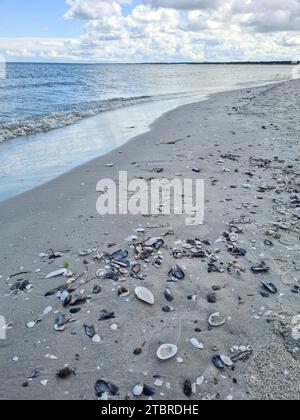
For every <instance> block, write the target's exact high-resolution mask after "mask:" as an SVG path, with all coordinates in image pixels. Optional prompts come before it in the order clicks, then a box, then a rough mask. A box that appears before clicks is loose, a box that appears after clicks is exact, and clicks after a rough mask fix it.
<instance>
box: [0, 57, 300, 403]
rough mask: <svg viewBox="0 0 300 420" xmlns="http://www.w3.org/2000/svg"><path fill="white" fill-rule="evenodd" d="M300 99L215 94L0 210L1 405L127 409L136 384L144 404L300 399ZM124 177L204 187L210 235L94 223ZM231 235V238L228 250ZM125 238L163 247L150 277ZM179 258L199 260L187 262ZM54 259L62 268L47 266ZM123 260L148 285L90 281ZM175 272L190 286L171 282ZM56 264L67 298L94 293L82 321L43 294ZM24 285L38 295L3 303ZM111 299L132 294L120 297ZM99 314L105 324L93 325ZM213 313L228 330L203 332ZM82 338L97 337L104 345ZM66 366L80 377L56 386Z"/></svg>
mask: <svg viewBox="0 0 300 420" xmlns="http://www.w3.org/2000/svg"><path fill="white" fill-rule="evenodd" d="M231 64H232V63H231ZM248 64H249V63H248ZM299 98H300V81H299V80H294V81H289V82H283V83H278V84H274V85H269V86H263V87H258V88H248V89H244V90H239V91H235V92H227V93H221V94H216V95H213V96H212V97H211V98H210V99H209V100H208V101H204V102H200V103H194V104H190V105H185V106H182V107H179V108H177V109H175V110H173V111H171V112H169V113H167V114H164V115H163V116H162V117H161V118H159V119H158V120H157V121H155V123H154V124H153V125H152V127H151V131H150V132H148V133H145V134H143V135H142V136H139V137H136V138H134V139H132V140H131V141H130V142H129V143H127V144H125V145H123V146H121V147H120V148H118V149H116V150H114V151H113V152H111V153H109V154H108V155H105V156H102V157H101V158H98V159H96V160H94V161H92V162H89V163H88V164H85V165H83V166H81V167H78V168H76V169H74V170H72V171H71V172H69V173H67V174H65V175H63V176H61V177H59V178H57V179H55V180H54V181H51V182H49V183H47V184H44V185H43V186H41V187H38V188H36V189H34V190H32V191H29V192H27V193H25V194H22V195H20V196H18V197H15V198H13V199H10V200H8V201H6V202H3V203H0V233H1V241H0V279H1V281H0V307H1V311H0V312H1V313H0V316H1V315H2V316H4V317H5V320H6V322H7V325H8V329H7V331H6V333H7V339H6V340H0V366H1V372H2V373H1V380H0V399H64V400H77V399H79V400H83V399H88V400H90V399H97V398H98V397H99V395H98V397H97V396H96V395H95V384H96V382H97V381H98V380H100V379H101V380H104V381H106V382H110V383H112V384H114V385H115V386H116V387H117V388H118V391H117V392H115V394H116V395H112V394H110V395H108V398H109V399H112V400H114V399H120V400H124V399H126V398H132V399H133V398H135V397H133V396H132V391H133V389H134V387H135V386H136V385H137V384H141V383H142V384H146V385H148V386H149V387H151V388H153V391H154V392H155V393H154V395H153V396H152V399H153V400H154V401H155V400H160V401H165V400H175V399H191V400H202V399H212V400H219V399H221V400H232V399H233V400H259V399H286V400H297V399H299V397H300V392H299V381H300V367H299V359H300V350H299V349H300V337H299V339H298V335H297V331H298V329H299V328H300V318H297V316H298V315H299V294H298V293H297V287H299V286H300V274H299V273H300V266H299V217H298V215H299V212H298V210H297V209H298V208H299V207H300V198H299V195H300V168H299V162H300V155H299V141H300V126H299V113H300V99H299ZM129 124H130V122H129ZM179 140H180V141H179ZM193 168H198V169H199V173H196V172H195V171H193ZM119 171H128V176H129V178H130V179H144V180H146V181H147V182H149V181H150V180H151V179H153V178H162V177H163V178H166V179H173V178H174V177H175V178H176V177H177V178H179V179H183V178H202V179H204V180H205V203H206V214H205V222H204V224H203V225H201V226H198V227H188V226H186V225H185V223H184V219H185V215H182V216H175V215H171V216H163V215H160V216H156V217H143V216H104V217H103V216H100V215H98V214H97V212H96V201H97V198H98V196H99V194H98V193H97V192H96V185H97V182H98V180H99V179H101V178H111V179H113V180H117V179H118V176H119ZM197 172H198V171H197ZM228 232H229V233H236V236H235V237H234V238H233V237H232V236H231V238H233V241H232V242H231V240H230V239H228ZM224 234H225V235H224ZM131 235H134V236H136V237H137V239H136V240H135V241H136V242H141V241H143V240H146V239H148V238H150V237H151V238H158V237H161V238H163V241H164V246H163V247H162V248H161V249H160V252H159V253H158V255H156V256H159V257H163V259H161V267H160V268H157V266H154V265H153V264H152V262H153V261H151V262H150V263H147V262H145V261H139V260H138V261H136V260H135V258H134V253H133V249H132V247H131V246H130V245H131V244H130V242H128V241H125V238H127V239H128V237H129V236H131ZM200 243H201V246H200ZM191 244H193V245H191ZM189 245H191V246H192V247H193V246H198V250H199V251H200V248H201V251H202V252H200V253H199V254H200V255H199V256H198V257H197V258H191V251H190V249H191V247H190V246H189ZM175 248H176V251H175ZM50 249H52V250H53V251H54V252H57V253H60V254H61V257H59V258H54V259H53V258H50V259H49V255H50V256H51V252H52V251H49V250H50ZM89 249H90V250H91V251H92V252H91V253H87V255H85V256H82V255H79V254H80V251H82V250H89ZM119 249H123V250H127V251H128V252H129V257H128V259H129V260H130V262H131V263H132V264H134V263H136V262H138V263H140V264H141V274H142V275H143V276H144V278H143V279H142V280H139V279H137V278H134V277H132V276H129V275H126V274H124V276H123V277H122V276H121V278H119V281H118V282H114V281H113V280H104V279H99V278H97V276H96V275H95V273H96V271H97V270H99V269H103V270H107V262H103V261H102V262H101V261H100V262H99V255H100V256H101V254H102V253H104V254H112V253H113V252H115V251H118V250H119ZM241 251H243V252H241ZM244 251H245V252H244ZM49 253H50V254H49ZM81 254H82V253H81ZM174 255H176V256H178V255H179V259H176V258H174ZM242 255H244V256H242ZM100 260H101V258H100ZM176 264H179V265H180V266H181V267H182V268H183V270H184V272H185V273H186V275H185V278H184V279H183V280H182V281H178V282H175V283H174V282H171V283H170V282H168V280H170V276H169V272H170V268H171V267H174V265H176ZM62 267H67V268H68V269H69V270H71V271H72V272H73V277H74V279H75V282H74V283H73V284H72V288H74V289H76V290H75V291H73V292H72V295H73V296H75V295H77V296H78V295H79V296H80V295H86V296H88V299H87V301H86V302H83V303H82V304H81V305H79V307H80V308H81V311H80V312H78V313H76V314H70V309H71V308H70V307H68V306H66V307H63V306H62V303H61V302H60V300H59V299H58V298H57V297H56V296H55V294H54V295H51V296H48V297H45V294H47V292H49V291H50V290H54V289H55V288H59V287H60V286H61V285H63V284H64V283H65V282H66V279H65V278H64V277H57V278H52V279H46V278H45V277H46V276H47V274H49V273H50V272H53V271H55V270H57V269H60V268H62ZM266 267H267V268H268V270H267V269H266ZM18 273H24V274H19V275H17V276H14V274H18ZM12 275H13V276H12ZM10 276H12V277H10ZM22 278H23V279H25V280H28V281H29V283H30V284H32V286H33V287H32V289H30V290H28V291H26V290H24V291H23V292H22V293H15V294H14V293H11V287H12V286H13V285H14V283H15V282H16V280H19V279H22ZM262 281H263V282H264V285H265V286H263V285H262V283H261V282H262ZM270 283H272V285H273V286H275V287H276V291H275V293H273V292H272V291H270V289H272V287H271V284H270ZM95 286H101V291H99V290H98V292H99V293H95V290H97V289H95ZM120 286H121V287H123V288H127V289H128V290H129V292H130V294H129V296H127V297H119V296H118V288H119V287H120ZM137 286H144V287H146V288H147V289H149V290H150V291H152V293H153V295H154V297H155V304H154V305H152V306H147V305H145V304H143V303H142V302H140V301H138V300H137V299H136V297H135V294H134V291H135V287H137ZM166 287H168V288H170V289H171V290H172V292H173V295H174V300H173V301H172V302H171V303H170V302H168V301H167V300H166V299H165V297H164V290H165V288H166ZM12 288H13V287H12ZM299 291H300V288H299ZM50 307H51V310H50ZM166 307H168V310H166ZM46 309H47V310H46ZM162 309H164V310H162ZM104 310H106V311H107V313H110V314H112V313H113V314H114V316H115V318H111V319H108V320H106V321H99V318H100V314H101V313H102V311H104ZM57 312H60V313H62V314H63V315H66V316H67V317H69V318H72V319H74V320H75V322H70V323H69V324H67V325H66V328H65V330H64V331H62V332H58V331H55V330H54V328H53V325H54V323H55V318H56V317H57ZM215 313H219V314H220V317H222V318H224V320H225V321H226V323H225V324H222V325H221V326H219V327H218V328H212V327H211V326H210V325H209V323H208V319H209V318H210V316H211V315H212V314H215ZM102 315H103V313H102ZM39 319H41V321H39ZM34 321H38V322H37V324H36V325H35V326H34V327H33V328H28V325H31V324H30V322H34ZM26 324H27V327H26ZM84 325H87V326H94V327H95V330H96V332H97V334H99V336H100V338H101V342H100V343H95V342H92V340H91V339H90V338H89V337H88V336H87V334H86V331H85V330H84ZM191 339H196V340H197V341H198V343H201V344H203V349H200V346H199V348H196V347H195V345H193V344H192V343H195V340H192V341H191ZM164 343H174V344H175V343H177V345H178V354H177V355H176V357H174V358H173V359H171V360H170V361H167V362H159V361H158V360H157V357H156V352H157V349H158V347H159V346H160V345H161V344H164ZM215 356H226V357H227V359H225V360H226V361H227V366H225V365H224V366H223V368H222V366H221V369H218V368H217V367H216V363H213V360H214V361H215V362H216V360H217V361H219V360H220V359H216V358H215ZM223 359H224V358H223ZM228 359H232V360H233V362H232V366H231V363H230V362H228ZM66 365H68V366H69V367H70V369H71V370H72V372H73V371H74V372H75V373H76V375H74V374H73V373H71V374H70V375H69V377H68V378H66V379H61V378H59V377H57V376H56V373H57V372H58V371H60V370H61V369H63V368H64V367H65V366H66ZM229 365H230V366H229ZM33 372H35V375H33ZM189 384H191V386H192V390H191V393H190V392H187V391H188V390H187V388H188V387H187V385H189ZM184 391H186V392H185V393H184ZM98 394H99V393H98ZM138 398H139V399H145V400H147V399H148V398H149V397H147V396H145V395H143V396H140V397H138Z"/></svg>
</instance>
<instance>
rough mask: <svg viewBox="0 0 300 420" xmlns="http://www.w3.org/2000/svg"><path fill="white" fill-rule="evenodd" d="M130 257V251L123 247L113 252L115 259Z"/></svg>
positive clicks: (112, 256) (112, 255)
mask: <svg viewBox="0 0 300 420" xmlns="http://www.w3.org/2000/svg"><path fill="white" fill-rule="evenodd" d="M127 257H128V251H126V250H123V249H119V251H116V252H114V253H113V254H111V258H112V259H113V260H119V259H121V260H122V259H124V258H127Z"/></svg>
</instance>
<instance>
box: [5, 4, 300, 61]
mask: <svg viewBox="0 0 300 420" xmlns="http://www.w3.org/2000/svg"><path fill="white" fill-rule="evenodd" d="M65 1H66V3H67V4H68V6H69V10H68V11H67V13H66V14H65V19H77V20H81V21H82V22H83V26H84V28H83V32H82V35H81V36H80V37H79V38H78V39H70V40H66V39H65V40H62V39H59V40H52V41H51V39H49V40H47V42H49V45H42V43H41V42H42V41H41V40H38V39H35V40H30V41H29V40H28V39H27V40H25V41H24V42H23V45H22V42H21V41H20V40H19V41H20V42H19V41H18V42H17V41H16V42H15V44H14V43H13V40H10V41H8V40H7V43H8V44H9V45H10V46H9V47H6V48H5V47H4V49H3V47H2V45H3V44H5V43H3V41H2V42H1V39H0V52H1V49H2V50H7V51H9V54H15V55H17V54H18V51H19V52H20V54H23V56H26V52H27V54H28V57H31V56H32V55H36V56H38V57H39V54H42V56H43V57H44V56H47V55H49V58H51V59H53V58H54V57H57V59H68V60H77V61H104V62H111V61H113V62H122V61H126V62H140V61H143V62H148V61H151V62H152V61H166V62H168V61H213V60H217V61H234V60H268V59H270V60H274V59H278V60H279V59H284V60H286V59H288V60H291V59H299V58H300V43H299V39H300V0H285V1H284V2H283V1H282V0H140V2H139V3H138V4H137V2H136V1H135V2H133V1H132V0H65ZM130 5H131V7H129V8H128V7H127V8H126V14H125V13H124V6H130ZM13 44H14V45H13Z"/></svg>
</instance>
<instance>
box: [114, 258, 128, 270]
mask: <svg viewBox="0 0 300 420" xmlns="http://www.w3.org/2000/svg"><path fill="white" fill-rule="evenodd" d="M112 264H114V265H116V266H118V267H122V268H129V267H130V262H129V261H128V260H126V259H125V258H119V259H115V260H113V261H112Z"/></svg>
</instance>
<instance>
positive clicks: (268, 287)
mask: <svg viewBox="0 0 300 420" xmlns="http://www.w3.org/2000/svg"><path fill="white" fill-rule="evenodd" d="M261 284H262V286H263V287H264V288H265V289H266V290H268V292H270V293H272V294H273V295H276V293H278V289H277V287H276V286H275V285H274V284H273V283H265V282H263V281H262V282H261Z"/></svg>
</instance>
